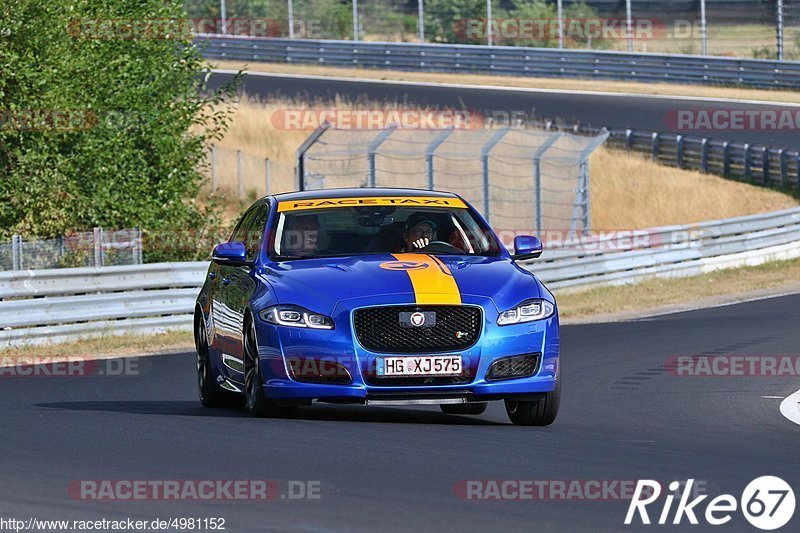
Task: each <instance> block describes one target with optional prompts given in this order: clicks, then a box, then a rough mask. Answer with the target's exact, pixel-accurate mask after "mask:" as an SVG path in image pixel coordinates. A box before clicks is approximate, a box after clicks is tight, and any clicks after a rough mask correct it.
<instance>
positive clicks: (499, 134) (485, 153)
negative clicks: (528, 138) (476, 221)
mask: <svg viewBox="0 0 800 533" xmlns="http://www.w3.org/2000/svg"><path fill="white" fill-rule="evenodd" d="M510 130H511V128H510V127H508V128H503V129H502V130H497V131H496V132H495V134H494V135H492V138H491V139H489V142H487V143H486V144H485V145H483V148H481V167H482V169H483V217H484V218H485V219H486V221H487V222H488V221H489V212H490V210H491V208H490V205H489V204H490V201H489V154H490V153H491V151H492V148H494V147H495V145H496V144H497V143H499V142H500V140H501V139H502V138H503V136H505V134H506V133H508V132H509V131H510Z"/></svg>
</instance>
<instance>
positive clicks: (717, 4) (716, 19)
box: [185, 0, 800, 59]
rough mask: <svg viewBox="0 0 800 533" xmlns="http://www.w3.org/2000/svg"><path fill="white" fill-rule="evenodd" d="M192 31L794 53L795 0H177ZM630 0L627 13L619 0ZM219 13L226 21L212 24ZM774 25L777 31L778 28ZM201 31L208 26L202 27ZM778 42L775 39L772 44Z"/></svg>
mask: <svg viewBox="0 0 800 533" xmlns="http://www.w3.org/2000/svg"><path fill="white" fill-rule="evenodd" d="M185 3H186V6H187V10H188V12H189V14H190V16H192V17H195V18H197V19H200V20H202V18H203V17H206V18H208V19H209V20H213V21H215V23H214V24H211V25H210V26H209V25H208V24H206V25H202V24H197V26H198V29H199V30H204V31H201V33H209V34H225V35H249V36H253V37H284V38H298V39H302V38H307V39H348V40H349V39H356V40H362V41H389V42H429V43H449V44H490V45H492V44H493V45H503V46H527V47H530V46H534V47H549V48H569V49H585V50H622V51H631V52H651V53H669V54H708V55H716V56H734V57H748V58H776V57H779V55H780V52H779V48H782V52H783V53H782V58H785V59H798V58H800V0H630V1H629V2H625V1H621V0H561V1H558V0H554V1H550V2H541V1H531V0H488V1H487V0H472V1H463V0H424V1H422V0H418V1H415V0H411V1H408V0H343V1H332V0H226V1H220V0H186V2H185ZM628 4H629V5H630V10H628V8H627V6H628ZM223 19H224V20H225V24H222V23H221V21H222V20H223ZM781 24H782V27H783V31H779V28H780V27H781ZM209 28H210V29H209ZM779 43H780V44H779Z"/></svg>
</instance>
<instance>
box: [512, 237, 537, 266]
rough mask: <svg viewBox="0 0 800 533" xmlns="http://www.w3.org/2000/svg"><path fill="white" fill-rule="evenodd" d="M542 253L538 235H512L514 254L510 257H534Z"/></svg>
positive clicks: (521, 258)
mask: <svg viewBox="0 0 800 533" xmlns="http://www.w3.org/2000/svg"><path fill="white" fill-rule="evenodd" d="M540 255H542V241H540V240H539V237H533V236H531V235H517V236H516V237H514V254H513V255H512V256H511V259H514V260H515V261H516V260H524V259H536V258H537V257H539V256H540Z"/></svg>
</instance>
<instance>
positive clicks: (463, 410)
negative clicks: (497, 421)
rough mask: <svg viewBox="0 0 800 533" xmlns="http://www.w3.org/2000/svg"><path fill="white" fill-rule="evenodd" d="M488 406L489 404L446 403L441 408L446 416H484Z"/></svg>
mask: <svg viewBox="0 0 800 533" xmlns="http://www.w3.org/2000/svg"><path fill="white" fill-rule="evenodd" d="M488 405H489V404H488V403H487V402H473V403H446V404H442V405H440V406H439V408H440V409H441V410H442V412H443V413H444V414H446V415H482V414H483V413H484V412H485V411H486V407H487V406H488Z"/></svg>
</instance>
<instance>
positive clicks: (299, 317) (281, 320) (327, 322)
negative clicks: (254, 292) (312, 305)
mask: <svg viewBox="0 0 800 533" xmlns="http://www.w3.org/2000/svg"><path fill="white" fill-rule="evenodd" d="M259 316H260V317H261V319H262V320H263V321H265V322H269V323H270V324H276V325H278V326H291V327H294V328H312V329H333V319H331V318H330V317H327V316H325V315H320V314H317V313H312V312H311V311H309V310H308V309H305V308H303V307H300V306H297V305H274V306H272V307H268V308H266V309H264V310H263V311H261V313H259Z"/></svg>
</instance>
